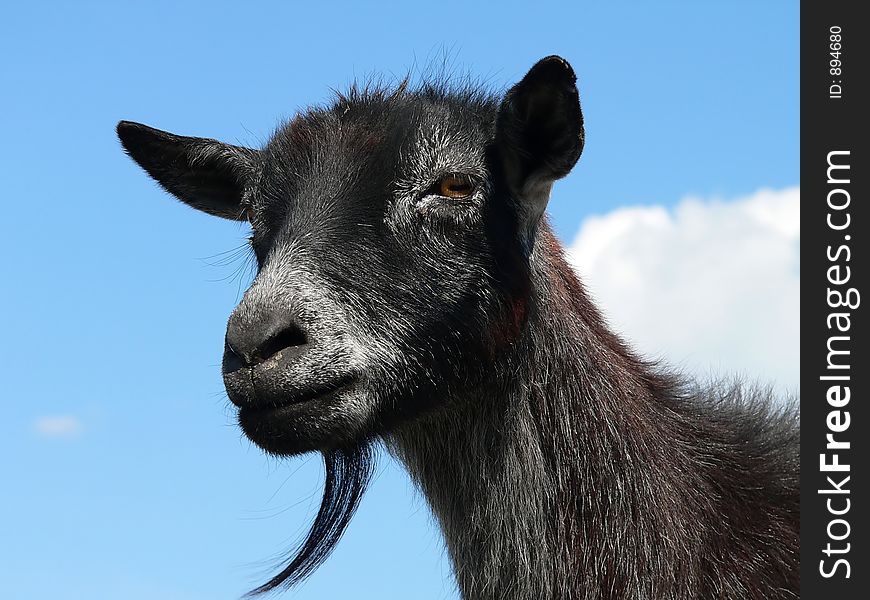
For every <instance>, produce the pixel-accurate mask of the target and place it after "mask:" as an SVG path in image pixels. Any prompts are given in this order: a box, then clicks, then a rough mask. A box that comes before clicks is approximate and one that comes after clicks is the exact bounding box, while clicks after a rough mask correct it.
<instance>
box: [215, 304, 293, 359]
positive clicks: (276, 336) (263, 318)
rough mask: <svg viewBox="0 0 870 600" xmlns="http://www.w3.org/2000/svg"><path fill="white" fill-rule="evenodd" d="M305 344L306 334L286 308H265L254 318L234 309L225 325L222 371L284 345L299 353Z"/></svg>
mask: <svg viewBox="0 0 870 600" xmlns="http://www.w3.org/2000/svg"><path fill="white" fill-rule="evenodd" d="M307 346H308V338H307V337H306V336H305V333H304V332H303V331H302V329H301V328H300V327H299V325H298V323H297V322H296V320H295V319H294V318H293V316H292V315H291V314H289V312H288V311H286V310H281V309H271V310H267V311H265V312H262V313H261V314H260V315H258V318H256V319H244V318H241V317H240V316H239V315H238V314H235V313H234V314H233V316H232V317H230V322H229V324H228V325H227V337H226V348H225V350H224V365H223V367H224V371H226V372H230V371H235V370H236V369H240V368H242V367H251V366H254V365H257V364H260V363H262V362H265V361H267V360H269V359H270V358H271V357H273V356H275V355H276V354H278V353H279V352H281V351H282V350H286V349H290V350H292V351H294V352H295V353H297V354H301V353H302V352H303V351H304V350H305V349H306V348H307Z"/></svg>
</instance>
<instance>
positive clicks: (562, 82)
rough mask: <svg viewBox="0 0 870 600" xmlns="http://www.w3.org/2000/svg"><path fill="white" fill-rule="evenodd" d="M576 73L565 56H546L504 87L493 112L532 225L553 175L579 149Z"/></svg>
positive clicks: (510, 175)
mask: <svg viewBox="0 0 870 600" xmlns="http://www.w3.org/2000/svg"><path fill="white" fill-rule="evenodd" d="M576 81H577V77H576V76H575V75H574V70H573V69H572V68H571V65H569V64H568V62H567V61H566V60H565V59H563V58H561V57H559V56H548V57H547V58H544V59H542V60H540V61H538V63H537V64H535V66H534V67H532V69H531V70H530V71H529V72H528V73H527V74H526V76H525V77H523V79H522V80H521V81H520V82H519V83H518V84H516V85H515V86H514V87H512V88H511V89H510V91H508V93H507V95H506V96H505V98H504V100H503V101H502V103H501V106H500V107H499V110H498V116H497V118H496V145H497V147H498V152H499V155H500V157H501V160H502V164H503V167H504V172H505V175H506V177H507V179H508V183H509V184H510V186H511V188H512V190H511V191H512V193H513V194H514V197H515V198H517V200H518V201H519V203H520V206H519V207H518V208H519V209H520V212H521V213H522V214H521V218H522V220H523V221H525V225H526V226H528V227H529V228H530V231H534V228H535V226H536V225H537V222H538V220H539V219H540V217H541V215H542V214H543V212H544V208H546V206H547V201H548V200H549V198H550V188H551V186H552V184H553V182H554V181H555V180H556V179H559V178H561V177H564V176H565V175H567V174H568V172H569V171H570V170H571V168H572V167H573V166H574V164H575V163H576V162H577V159H579V158H580V153H581V152H582V151H583V141H584V134H583V113H582V112H581V111H580V95H579V94H578V92H577V85H576Z"/></svg>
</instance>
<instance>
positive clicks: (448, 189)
mask: <svg viewBox="0 0 870 600" xmlns="http://www.w3.org/2000/svg"><path fill="white" fill-rule="evenodd" d="M436 189H437V190H438V195H439V196H444V197H446V198H467V197H468V196H470V195H471V193H472V192H473V191H474V184H473V183H471V180H470V179H469V178H468V177H466V176H465V175H445V176H444V177H442V178H441V179H440V180H439V181H438V184H437V186H436Z"/></svg>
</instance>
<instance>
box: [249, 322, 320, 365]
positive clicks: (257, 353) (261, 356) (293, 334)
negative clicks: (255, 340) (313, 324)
mask: <svg viewBox="0 0 870 600" xmlns="http://www.w3.org/2000/svg"><path fill="white" fill-rule="evenodd" d="M307 343H308V338H307V337H306V336H305V333H304V332H303V331H302V330H301V329H300V328H299V327H298V326H297V325H295V324H293V325H290V326H289V327H285V328H284V329H282V330H281V331H278V332H276V333H275V334H274V335H272V336H271V337H269V338H267V339H266V341H265V342H263V343H262V344H261V345H260V347H259V348H257V349H256V350H254V352H253V355H252V357H251V358H252V359H253V360H252V361H251V362H252V363H254V364H256V363H259V362H263V361H266V360H269V359H270V358H271V357H273V356H275V355H276V354H278V353H279V352H280V351H281V350H284V349H285V348H296V347H299V346H304V345H306V344H307Z"/></svg>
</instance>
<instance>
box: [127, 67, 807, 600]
mask: <svg viewBox="0 0 870 600" xmlns="http://www.w3.org/2000/svg"><path fill="white" fill-rule="evenodd" d="M118 132H119V135H120V137H121V141H122V143H123V144H124V147H125V149H126V150H127V152H128V153H129V154H130V155H131V156H132V157H133V158H134V159H135V160H136V161H137V162H139V163H140V164H141V165H142V166H143V167H144V168H145V169H146V171H148V173H149V174H151V175H152V176H153V177H154V178H155V179H157V180H158V181H159V182H160V183H161V184H162V185H163V186H164V187H165V188H166V189H167V190H169V191H170V192H172V193H173V194H175V195H177V196H178V197H179V198H180V199H181V200H183V201H185V202H187V203H188V204H190V205H192V206H194V207H195V208H198V209H200V210H204V211H206V212H209V213H212V214H217V215H219V216H223V217H226V218H247V219H249V220H250V221H251V224H252V230H253V233H252V237H251V245H252V248H253V251H254V253H255V255H256V257H257V263H258V274H257V277H256V279H255V281H254V283H253V284H252V286H251V288H250V289H249V290H248V292H247V293H246V294H245V297H244V298H243V299H242V301H241V303H240V304H239V306H238V307H237V308H236V310H235V311H234V313H233V315H232V317H231V318H230V323H229V326H228V330H227V345H226V349H225V360H224V380H225V383H226V387H227V392H228V395H229V397H230V399H231V400H232V402H233V403H234V404H236V405H237V406H238V408H239V422H240V425H241V427H242V428H243V430H244V431H245V433H246V434H247V435H248V436H249V437H250V438H251V439H252V440H253V441H254V442H256V443H257V444H259V445H260V446H261V447H262V448H264V449H265V450H266V451H268V452H270V453H273V454H276V455H293V454H299V453H303V452H308V451H313V450H316V451H320V452H322V453H323V454H324V457H325V463H326V470H327V477H326V490H325V493H324V498H323V502H322V505H321V508H320V511H319V512H318V515H317V518H316V520H315V523H314V525H313V526H312V529H311V531H310V532H309V535H308V537H307V539H306V540H305V541H304V542H303V543H302V545H301V546H300V548H299V549H298V551H297V552H296V554H295V555H294V556H293V557H292V558H291V559H290V560H289V561H288V563H287V566H286V567H285V568H284V569H283V570H282V571H281V572H280V573H279V574H278V575H276V576H275V577H274V578H273V579H272V580H270V581H269V582H268V583H266V584H264V585H263V586H261V587H260V588H257V589H256V590H254V592H253V593H258V592H263V591H268V590H272V589H275V588H277V587H280V586H286V585H292V584H293V583H296V582H298V581H299V580H301V579H303V578H304V577H305V576H307V575H308V574H310V572H311V571H312V570H313V569H314V568H316V566H317V565H318V564H320V563H321V562H322V561H323V560H324V559H325V558H326V557H327V556H328V555H329V552H330V551H331V550H332V548H333V547H334V545H335V544H336V543H337V541H338V539H339V538H340V536H341V533H342V531H343V530H344V527H345V526H346V525H347V523H348V522H349V520H350V518H351V516H352V514H353V512H354V509H355V508H356V506H357V504H358V502H359V499H360V497H361V495H362V494H363V492H364V490H365V487H366V484H367V482H368V480H369V477H370V475H371V470H372V465H373V460H372V450H371V448H372V444H374V443H376V442H377V441H379V440H380V441H383V442H384V443H385V444H386V446H387V447H388V448H389V450H390V451H391V452H393V453H394V454H395V455H396V456H398V457H399V458H400V459H401V460H402V461H403V462H404V463H405V465H406V466H407V467H408V470H409V472H410V473H411V475H412V477H413V478H414V479H415V481H416V482H417V483H418V485H419V487H420V489H421V490H422V491H423V493H424V494H425V495H426V498H427V500H428V501H429V503H430V505H431V507H432V510H433V512H434V514H435V516H436V518H437V519H438V521H439V523H440V525H441V528H442V531H443V533H444V536H445V540H446V542H447V547H448V550H449V553H450V557H451V560H452V563H453V566H454V570H455V574H456V581H457V584H458V586H459V589H460V591H461V593H462V595H463V597H464V598H466V599H475V600H481V599H490V598H491V599H493V600H495V599H500V600H504V599H516V600H520V599H523V600H526V599H530V598H535V599H538V598H541V599H552V600H555V599H570V600H581V599H582V600H605V599H608V600H616V599H628V598H631V599H637V600H641V599H648V600H659V599H673V600H689V599H702V598H703V599H708V598H729V599H735V600H736V599H740V600H743V599H759V600H761V599H765V600H767V599H785V598H794V597H797V594H798V532H799V502H798V452H797V444H798V439H799V433H798V423H797V416H796V412H795V411H794V410H792V409H788V410H786V409H782V410H779V411H777V410H775V409H773V408H771V407H772V403H771V402H770V399H769V398H768V397H767V394H765V393H761V392H757V391H752V390H749V389H743V388H741V387H740V386H737V385H734V386H724V385H723V386H713V387H711V388H709V389H703V388H701V387H699V386H697V385H695V384H692V383H690V382H686V381H683V380H682V379H681V378H680V377H677V376H675V375H673V374H670V373H668V372H667V371H665V370H664V369H662V368H660V367H658V366H656V365H653V364H650V363H648V362H645V361H643V360H641V359H640V358H638V357H637V356H635V355H634V354H633V353H632V352H631V351H630V350H629V349H628V348H627V347H626V346H625V345H624V344H623V342H622V341H621V340H620V339H619V338H617V337H616V336H615V335H614V334H613V333H611V332H610V330H609V329H608V328H607V326H606V324H605V323H604V321H603V319H602V318H601V316H600V313H599V312H598V311H597V309H596V308H595V307H594V306H593V305H592V304H591V302H590V300H589V298H588V296H587V295H586V293H585V292H584V290H583V287H582V285H581V284H580V282H579V281H578V279H577V277H576V276H575V274H574V272H573V271H572V269H571V268H570V267H569V266H568V264H567V263H566V261H565V259H564V257H563V255H562V249H561V246H560V244H559V243H558V241H557V240H556V239H555V237H554V236H553V234H552V232H551V229H550V227H549V225H548V224H547V222H546V218H545V217H544V216H543V212H544V208H545V206H546V203H547V200H548V198H549V194H550V189H551V186H552V184H553V182H554V181H555V180H556V179H558V178H560V177H562V176H564V175H566V174H567V173H568V172H569V171H570V170H571V168H572V167H573V166H574V163H575V162H576V161H577V160H578V158H579V156H580V153H581V151H582V149H583V144H584V142H585V136H584V129H583V117H582V114H581V111H580V104H579V97H578V94H577V89H576V87H575V76H574V72H573V70H572V69H571V67H570V66H569V65H568V63H567V62H565V61H564V60H563V59H561V58H558V57H548V58H546V59H544V60H542V61H540V62H539V63H538V64H537V65H535V66H534V67H533V68H532V70H531V71H530V72H529V73H528V74H527V75H526V77H524V78H523V80H522V81H520V82H519V83H518V84H517V85H516V86H514V87H513V88H511V89H510V90H509V91H508V92H507V93H506V94H504V95H503V96H501V97H497V96H496V95H492V94H489V93H487V92H485V91H481V90H479V89H476V88H474V87H467V88H465V89H455V88H451V87H450V86H447V85H443V84H440V83H436V84H423V85H421V86H420V87H418V88H417V89H410V88H409V86H408V85H407V82H405V83H402V84H401V85H400V86H399V87H398V88H397V89H394V90H389V89H386V88H384V87H378V86H375V87H372V88H368V89H357V88H354V89H352V90H351V91H350V92H349V93H348V94H346V95H342V96H339V97H338V98H337V100H336V101H335V102H334V103H333V104H332V105H331V106H329V107H325V108H314V109H311V110H309V111H307V112H305V113H303V114H300V115H298V116H297V117H295V118H294V119H293V120H292V121H291V122H289V123H287V124H286V125H284V126H283V127H281V128H280V129H279V130H278V131H277V132H276V133H275V135H274V136H273V138H272V139H271V141H270V142H269V143H268V144H267V145H266V146H265V147H264V148H263V149H262V150H250V149H244V148H237V147H232V146H228V145H224V144H221V143H220V142H215V141H213V140H203V139H201V138H184V137H180V136H175V135H172V134H167V133H165V132H160V131H157V130H154V129H151V128H147V127H145V126H143V125H138V124H134V123H127V122H123V123H121V124H120V125H119V128H118ZM453 190H459V192H454V191H453ZM638 301H639V302H642V301H643V299H642V298H639V299H638ZM675 326H679V324H675Z"/></svg>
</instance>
